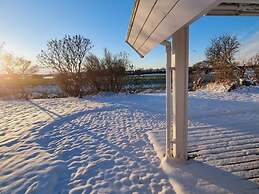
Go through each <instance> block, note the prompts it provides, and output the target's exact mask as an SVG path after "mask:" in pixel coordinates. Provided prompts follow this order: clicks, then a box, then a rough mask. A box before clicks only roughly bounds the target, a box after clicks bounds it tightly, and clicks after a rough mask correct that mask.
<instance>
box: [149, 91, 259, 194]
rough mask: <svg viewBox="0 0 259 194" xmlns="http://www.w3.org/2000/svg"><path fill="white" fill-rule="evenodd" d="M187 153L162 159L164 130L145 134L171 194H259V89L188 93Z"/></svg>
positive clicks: (163, 153)
mask: <svg viewBox="0 0 259 194" xmlns="http://www.w3.org/2000/svg"><path fill="white" fill-rule="evenodd" d="M188 118H189V123H188V142H189V144H188V154H189V156H190V157H191V158H193V159H194V160H190V161H188V162H187V163H186V164H184V165H181V164H178V163H177V162H173V161H171V160H168V159H165V158H164V155H165V141H164V140H165V130H159V129H158V130H154V131H150V132H148V135H149V139H150V141H151V142H152V144H153V145H154V149H155V150H156V152H157V155H158V157H159V158H160V159H161V161H162V165H161V166H162V168H163V170H164V171H165V172H166V173H167V174H168V176H169V178H170V182H171V183H172V185H173V187H174V189H175V191H176V193H182V192H183V193H258V192H259V189H258V188H259V187H258V183H259V179H258V177H259V150H258V148H259V136H258V134H259V133H258V132H259V122H258V121H259V87H244V88H241V89H239V90H237V91H235V92H218V91H217V92H207V91H198V92H192V93H190V95H189V115H188Z"/></svg>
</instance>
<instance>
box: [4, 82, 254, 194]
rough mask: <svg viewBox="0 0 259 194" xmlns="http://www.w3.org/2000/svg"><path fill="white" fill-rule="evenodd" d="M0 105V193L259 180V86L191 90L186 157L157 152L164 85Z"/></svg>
mask: <svg viewBox="0 0 259 194" xmlns="http://www.w3.org/2000/svg"><path fill="white" fill-rule="evenodd" d="M0 107H1V109H0V121H1V122H0V169H1V170H0V193H4V194H5V193H6V194H9V193H26V194H29V193H44V194H45V193H54V194H56V193H57V194H58V193H62V194H63V193H71V194H72V193H134V192H135V193H174V192H176V193H181V192H186V193H188V192H190V191H191V192H190V193H229V192H230V193H238V192H237V191H239V189H244V188H245V190H240V191H246V192H247V193H253V192H254V191H255V190H253V189H254V187H255V184H256V183H258V182H259V180H258V177H259V171H258V169H259V166H258V165H259V164H258V161H259V154H258V153H259V150H258V147H259V137H258V132H259V131H258V129H259V123H258V120H259V114H258V113H259V88H258V87H251V88H243V89H240V90H238V91H235V92H231V93H225V92H217V93H213V92H207V91H206V92H204V91H198V92H192V93H190V98H189V110H190V111H189V142H190V143H189V148H188V149H189V155H190V156H191V157H193V158H194V160H192V161H189V162H188V163H187V165H186V164H185V165H181V164H177V163H174V162H173V163H172V161H164V159H163V156H164V153H163V150H164V145H163V144H162V143H161V142H164V141H163V140H164V136H163V135H164V130H165V127H166V123H165V94H164V93H155V94H134V95H124V94H119V95H112V94H100V95H97V96H92V97H86V98H84V99H77V98H58V99H37V100H36V99H35V100H30V101H22V100H13V101H0ZM149 138H150V139H151V142H150V140H149ZM159 146H160V147H159ZM160 160H161V161H162V165H161V161H160ZM161 167H162V168H161ZM172 167H173V168H172ZM179 175H182V176H179ZM193 175H195V176H193ZM211 175H213V176H211ZM197 176H198V177H199V178H194V177H197ZM226 177H227V178H226ZM241 177H243V178H241ZM226 179H227V180H228V181H227V182H226ZM183 182H185V184H182V183H183ZM256 187H257V188H258V185H257V184H256ZM190 189H193V190H190ZM257 191H258V190H257Z"/></svg>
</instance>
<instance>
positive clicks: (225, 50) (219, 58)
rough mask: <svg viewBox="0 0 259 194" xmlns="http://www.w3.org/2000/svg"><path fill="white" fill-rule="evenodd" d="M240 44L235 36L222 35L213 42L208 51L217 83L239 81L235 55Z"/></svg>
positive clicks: (208, 58)
mask: <svg viewBox="0 0 259 194" xmlns="http://www.w3.org/2000/svg"><path fill="white" fill-rule="evenodd" d="M239 47H240V43H239V41H238V40H237V38H236V37H235V36H230V35H222V36H219V37H217V38H215V39H212V40H211V45H210V46H209V47H208V48H207V50H206V57H207V61H208V62H209V64H210V65H211V66H212V67H213V68H214V71H215V73H216V81H219V82H222V81H230V82H231V81H233V80H235V79H237V76H238V75H237V74H238V73H237V72H238V71H239V69H238V68H237V64H236V63H235V62H234V61H235V54H236V53H237V52H238V50H239Z"/></svg>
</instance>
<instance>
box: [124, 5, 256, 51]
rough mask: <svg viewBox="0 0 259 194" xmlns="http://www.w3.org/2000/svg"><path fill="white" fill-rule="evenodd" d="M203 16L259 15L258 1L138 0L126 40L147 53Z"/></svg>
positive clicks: (133, 46)
mask: <svg viewBox="0 0 259 194" xmlns="http://www.w3.org/2000/svg"><path fill="white" fill-rule="evenodd" d="M202 15H259V0H136V1H135V6H134V10H133V13H132V17H131V21H130V25H129V30H128V35H127V39H126V42H127V43H128V44H129V45H130V46H131V47H132V48H133V49H134V50H135V51H136V52H138V53H139V55H140V56H144V55H145V54H147V53H148V52H149V51H150V50H151V49H152V48H154V47H155V46H156V45H157V44H159V43H161V42H162V41H164V40H166V39H167V38H168V37H169V36H170V35H171V34H173V33H174V32H176V31H177V30H179V29H180V28H181V27H183V26H185V25H187V24H189V23H191V22H192V21H194V20H195V19H197V18H198V17H200V16H202Z"/></svg>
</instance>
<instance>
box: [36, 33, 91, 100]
mask: <svg viewBox="0 0 259 194" xmlns="http://www.w3.org/2000/svg"><path fill="white" fill-rule="evenodd" d="M92 47H93V45H92V43H91V41H90V40H89V39H87V38H84V37H83V36H81V35H75V36H70V35H66V36H65V37H64V38H63V39H60V40H57V39H54V40H50V41H49V42H48V43H47V49H46V50H42V51H41V54H39V56H38V59H39V61H40V63H41V64H43V65H44V66H46V67H48V68H52V69H54V70H56V71H57V72H58V75H57V80H58V83H59V86H60V87H61V89H62V90H63V91H64V92H65V93H66V94H67V95H69V96H75V97H77V96H81V95H82V90H83V87H84V80H83V74H84V73H86V64H87V62H86V58H87V56H88V54H89V51H90V49H91V48H92Z"/></svg>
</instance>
